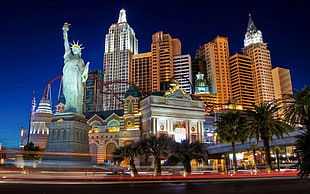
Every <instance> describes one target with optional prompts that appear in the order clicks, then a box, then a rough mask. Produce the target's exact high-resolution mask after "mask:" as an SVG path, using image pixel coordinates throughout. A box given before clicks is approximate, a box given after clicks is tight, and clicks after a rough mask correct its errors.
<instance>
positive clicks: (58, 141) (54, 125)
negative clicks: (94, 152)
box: [43, 113, 91, 163]
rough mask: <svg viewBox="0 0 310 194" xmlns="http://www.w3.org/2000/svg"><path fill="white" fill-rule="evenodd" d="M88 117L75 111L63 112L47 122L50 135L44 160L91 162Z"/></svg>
mask: <svg viewBox="0 0 310 194" xmlns="http://www.w3.org/2000/svg"><path fill="white" fill-rule="evenodd" d="M86 121H87V120H86V118H85V117H83V116H81V115H77V114H74V113H61V114H56V115H55V116H53V118H52V121H51V122H49V123H46V126H47V127H48V128H49V135H48V139H47V143H46V148H45V154H44V156H43V162H44V161H47V160H57V161H67V162H83V163H85V162H86V163H90V161H91V159H90V154H89V144H88V131H89V130H90V128H91V126H90V125H88V124H87V123H86Z"/></svg>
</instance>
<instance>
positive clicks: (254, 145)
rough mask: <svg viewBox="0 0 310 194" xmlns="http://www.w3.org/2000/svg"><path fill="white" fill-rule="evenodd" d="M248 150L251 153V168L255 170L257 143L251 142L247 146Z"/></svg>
mask: <svg viewBox="0 0 310 194" xmlns="http://www.w3.org/2000/svg"><path fill="white" fill-rule="evenodd" d="M249 150H251V151H252V154H253V168H254V170H255V171H256V170H257V164H256V150H259V147H258V146H257V144H252V145H251V146H250V147H249Z"/></svg>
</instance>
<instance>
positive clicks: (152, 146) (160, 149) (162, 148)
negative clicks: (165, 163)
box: [140, 134, 174, 176]
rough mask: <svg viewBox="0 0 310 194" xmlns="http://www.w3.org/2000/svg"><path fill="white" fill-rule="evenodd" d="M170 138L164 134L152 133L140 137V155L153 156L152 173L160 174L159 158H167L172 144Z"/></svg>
mask: <svg viewBox="0 0 310 194" xmlns="http://www.w3.org/2000/svg"><path fill="white" fill-rule="evenodd" d="M173 142H174V141H173V140H172V138H170V137H168V136H166V135H160V136H158V137H157V136H155V135H153V134H151V135H149V136H148V137H146V138H143V139H141V150H140V151H141V155H144V156H145V157H146V158H148V157H149V156H153V157H154V175H155V176H157V175H161V160H164V159H167V158H168V157H169V155H170V153H171V149H172V146H173Z"/></svg>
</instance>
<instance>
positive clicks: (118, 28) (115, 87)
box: [103, 9, 138, 110]
mask: <svg viewBox="0 0 310 194" xmlns="http://www.w3.org/2000/svg"><path fill="white" fill-rule="evenodd" d="M134 54H138V40H137V39H136V36H135V32H134V30H133V29H132V27H130V25H129V24H128V23H127V19H126V11H125V10H124V9H122V10H120V13H119V18H118V22H117V23H115V24H112V25H111V26H110V28H109V33H108V34H107V35H106V37H105V52H104V64H103V72H104V82H105V83H109V84H108V85H106V87H104V88H103V93H104V94H103V109H104V110H116V109H122V108H123V102H122V100H123V98H124V93H125V92H126V90H127V89H128V87H129V85H128V84H129V82H130V75H129V69H130V68H131V58H132V55H134Z"/></svg>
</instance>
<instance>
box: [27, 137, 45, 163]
mask: <svg viewBox="0 0 310 194" xmlns="http://www.w3.org/2000/svg"><path fill="white" fill-rule="evenodd" d="M24 151H26V154H24V155H23V159H24V160H41V156H42V153H39V152H43V151H44V149H42V148H40V147H39V146H35V145H34V144H33V142H32V141H31V142H29V143H27V144H26V145H25V146H24Z"/></svg>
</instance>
